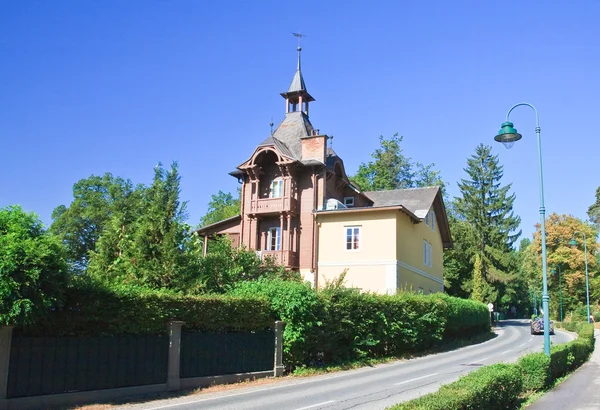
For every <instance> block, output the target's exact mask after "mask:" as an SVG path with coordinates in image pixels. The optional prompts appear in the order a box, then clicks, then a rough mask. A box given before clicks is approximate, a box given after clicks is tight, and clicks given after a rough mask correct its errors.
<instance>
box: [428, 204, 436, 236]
mask: <svg viewBox="0 0 600 410" xmlns="http://www.w3.org/2000/svg"><path fill="white" fill-rule="evenodd" d="M429 214H430V215H431V216H430V218H431V230H432V231H435V212H433V209H432V210H431V211H429Z"/></svg>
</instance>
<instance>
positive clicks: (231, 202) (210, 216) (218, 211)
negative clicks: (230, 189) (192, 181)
mask: <svg viewBox="0 0 600 410" xmlns="http://www.w3.org/2000/svg"><path fill="white" fill-rule="evenodd" d="M236 215H240V191H239V189H238V193H237V197H236V198H234V197H233V195H231V194H230V193H225V192H223V191H219V192H218V193H217V194H216V195H215V194H213V195H211V196H210V202H209V203H208V210H207V211H206V215H204V216H203V217H202V218H201V219H200V225H199V226H200V227H203V226H207V225H211V224H214V223H217V222H219V221H222V220H224V219H227V218H231V217H232V216H236Z"/></svg>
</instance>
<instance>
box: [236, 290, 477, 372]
mask: <svg viewBox="0 0 600 410" xmlns="http://www.w3.org/2000/svg"><path fill="white" fill-rule="evenodd" d="M229 294H230V295H235V296H256V295H259V296H263V297H265V298H268V299H269V300H270V301H271V309H272V310H273V315H274V316H275V317H277V318H278V319H280V320H283V321H284V322H285V323H286V327H285V331H284V335H283V341H284V345H283V346H284V362H285V363H286V365H288V366H291V367H296V366H302V365H309V366H314V365H322V364H332V363H340V362H344V361H351V360H357V359H363V358H376V357H383V356H399V355H402V354H405V353H412V352H422V351H425V350H427V349H430V348H431V347H433V346H435V345H436V344H439V343H441V342H444V341H450V340H452V339H457V338H467V337H470V336H473V335H476V334H479V333H482V332H485V331H489V314H488V313H487V307H486V306H485V305H483V304H482V303H479V302H474V301H468V300H463V299H459V298H454V297H450V296H445V295H441V294H432V295H426V296H425V295H417V294H414V293H412V292H402V293H399V294H397V295H394V296H387V295H375V294H359V293H358V292H357V291H356V290H352V289H346V288H340V287H332V288H326V289H325V290H323V291H320V292H316V291H315V290H314V289H312V288H310V286H309V285H306V284H301V283H296V282H288V281H283V280H279V279H259V280H256V281H251V282H240V283H238V284H236V285H235V287H234V288H233V289H232V290H231V291H230V293H229ZM449 327H452V328H453V329H449ZM454 327H456V329H454Z"/></svg>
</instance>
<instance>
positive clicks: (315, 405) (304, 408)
mask: <svg viewBox="0 0 600 410" xmlns="http://www.w3.org/2000/svg"><path fill="white" fill-rule="evenodd" d="M329 403H335V400H329V401H324V402H323V403H317V404H313V405H312V406H306V407H300V408H299V409H296V410H306V409H312V408H314V407H318V406H322V405H324V404H329Z"/></svg>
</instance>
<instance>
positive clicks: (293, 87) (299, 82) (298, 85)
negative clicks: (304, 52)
mask: <svg viewBox="0 0 600 410" xmlns="http://www.w3.org/2000/svg"><path fill="white" fill-rule="evenodd" d="M294 91H306V85H305V84H304V77H303V76H302V71H300V68H298V69H297V70H296V74H294V78H292V83H291V84H290V88H289V89H288V90H287V92H288V93H292V92H294Z"/></svg>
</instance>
